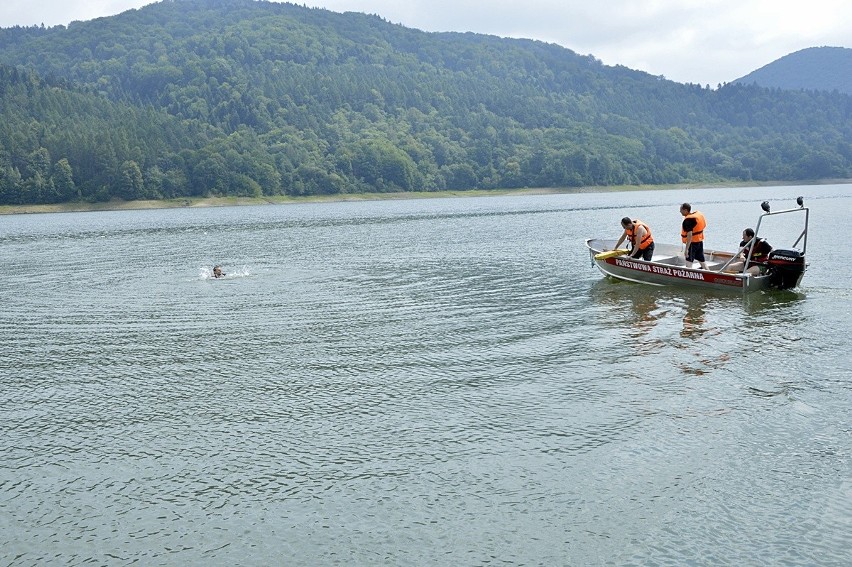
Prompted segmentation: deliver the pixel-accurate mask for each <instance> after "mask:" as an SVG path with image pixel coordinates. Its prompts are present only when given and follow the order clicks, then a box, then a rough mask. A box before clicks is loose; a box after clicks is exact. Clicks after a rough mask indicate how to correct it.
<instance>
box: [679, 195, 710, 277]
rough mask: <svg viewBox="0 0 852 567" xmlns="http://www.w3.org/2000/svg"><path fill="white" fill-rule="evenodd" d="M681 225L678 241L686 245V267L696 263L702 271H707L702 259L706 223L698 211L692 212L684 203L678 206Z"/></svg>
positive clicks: (688, 205)
mask: <svg viewBox="0 0 852 567" xmlns="http://www.w3.org/2000/svg"><path fill="white" fill-rule="evenodd" d="M680 214H681V215H683V217H684V219H683V224H682V225H681V229H680V239H681V241H682V242H683V243H684V244H685V245H686V254H685V256H686V267H687V268H691V267H692V263H693V262H698V264H699V265H700V266H701V269H702V270H706V269H707V261H706V260H705V258H704V229H705V228H706V227H707V221H706V220H705V219H704V215H703V214H702V213H700V212H699V211H695V212H692V205H690V204H689V203H684V204H682V205H681V206H680Z"/></svg>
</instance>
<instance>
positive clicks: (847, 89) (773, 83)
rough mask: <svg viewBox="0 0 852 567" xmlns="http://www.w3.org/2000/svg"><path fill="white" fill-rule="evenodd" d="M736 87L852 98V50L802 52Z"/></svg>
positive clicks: (753, 74)
mask: <svg viewBox="0 0 852 567" xmlns="http://www.w3.org/2000/svg"><path fill="white" fill-rule="evenodd" d="M734 83H741V84H756V85H758V86H761V87H767V88H778V89H784V90H814V91H817V90H820V91H835V90H836V91H839V92H842V93H846V94H852V49H849V48H846V47H830V46H822V47H809V48H806V49H801V50H799V51H795V52H793V53H789V54H787V55H785V56H784V57H781V58H779V59H776V60H775V61H773V62H771V63H768V64H766V65H764V66H763V67H760V68H759V69H755V70H754V71H752V72H751V73H749V74H747V75H745V76H743V77H740V78H739V79H736V80H735V81H734Z"/></svg>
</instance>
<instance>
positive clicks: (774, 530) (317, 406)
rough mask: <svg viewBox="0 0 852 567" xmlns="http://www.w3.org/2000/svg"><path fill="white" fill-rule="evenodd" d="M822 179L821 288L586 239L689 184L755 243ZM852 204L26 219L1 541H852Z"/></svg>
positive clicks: (358, 208)
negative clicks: (781, 287) (717, 276)
mask: <svg viewBox="0 0 852 567" xmlns="http://www.w3.org/2000/svg"><path fill="white" fill-rule="evenodd" d="M798 195H803V196H804V197H805V201H806V204H807V206H809V207H810V208H811V221H812V222H811V231H810V234H809V238H808V262H809V264H810V267H809V270H808V272H807V273H806V275H805V278H804V281H803V285H802V287H801V288H800V289H799V290H797V291H796V292H772V293H761V294H757V295H753V296H749V297H747V298H742V297H740V296H736V295H719V294H708V293H702V292H697V291H684V290H679V289H670V288H651V287H646V286H642V285H638V284H630V283H619V282H613V281H611V280H606V279H604V278H603V276H602V275H601V274H600V273H599V272H598V271H597V269H595V268H594V267H593V266H592V265H591V263H590V260H589V256H588V254H587V251H586V249H585V246H584V243H583V241H584V239H585V238H589V237H606V238H616V237H618V236H619V234H620V227H619V219H620V218H621V217H623V216H625V215H630V216H633V217H638V218H641V219H642V220H644V221H646V222H648V223H649V224H650V226H651V227H652V229H653V231H654V235H655V237H656V239H657V240H658V241H660V242H677V239H678V236H679V224H680V220H681V217H680V215H679V213H678V206H679V204H680V203H681V202H683V201H690V202H692V203H693V205H694V206H695V208H698V209H700V210H701V211H703V212H704V213H705V214H706V216H707V218H708V223H709V224H708V231H707V242H706V244H707V246H708V247H710V248H722V249H729V250H730V249H736V246H737V244H738V243H739V240H740V235H741V232H742V229H743V228H745V227H746V226H754V224H755V222H756V220H757V217H758V215H759V214H760V212H761V211H760V208H759V203H760V202H761V201H763V200H770V202H771V203H772V204H773V207H774V209H775V210H780V209H782V208H789V207H792V206H795V205H794V203H793V200H794V198H795V197H796V196H798ZM850 213H852V185H823V186H807V187H764V188H737V189H733V188H731V189H691V190H667V191H631V192H618V193H588V194H564V195H546V196H504V197H481V198H449V199H432V200H408V201H376V202H352V203H325V204H300V205H279V206H273V205H270V206H258V207H229V208H208V209H171V210H153V211H126V212H99V213H73V214H50V215H12V216H0V266H2V273H0V300H2V311H0V339H2V345H0V428H2V433H3V437H2V453H0V454H2V460H1V461H0V488H2V492H1V493H0V560H2V561H0V563H2V564H3V565H45V564H51V565H81V564H96V565H126V564H133V563H135V564H139V565H305V566H313V565H470V566H476V565H547V566H550V565H603V564H610V565H677V566H681V565H849V564H852V459H850V456H852V421H850V409H852V365H850V362H849V360H850V352H852V341H850V339H849V323H850V319H852V309H850V307H852V290H850V277H852V267H850V263H849V262H848V257H849V255H850V252H852V247H850V240H849V235H848V230H847V227H848V224H849V219H850ZM786 216H792V215H781V216H779V217H772V219H775V218H779V219H780V218H784V217H786ZM772 219H769V220H772ZM768 228H769V227H768ZM769 230H770V232H769V233H767V234H768V236H769V240H770V242H771V243H772V244H773V245H776V246H779V247H788V246H789V244H790V243H791V242H792V240H793V239H792V238H789V237H787V238H785V237H784V233H783V231H780V232H777V233H773V232H772V230H775V229H774V228H769ZM784 240H786V242H783V241H784ZM840 259H842V262H838V260H840ZM214 264H222V266H223V268H224V271H225V272H226V273H227V276H226V277H225V278H223V279H219V280H217V279H213V278H211V277H210V275H209V274H210V270H211V268H212V267H213V265H214Z"/></svg>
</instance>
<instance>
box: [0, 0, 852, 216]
mask: <svg viewBox="0 0 852 567" xmlns="http://www.w3.org/2000/svg"><path fill="white" fill-rule="evenodd" d="M851 101H852V99H851V98H850V96H849V95H845V94H842V93H838V92H817V91H808V92H804V91H797V92H786V91H780V90H777V89H776V90H771V89H761V88H758V87H755V86H744V85H725V86H723V87H720V88H719V89H717V90H710V89H709V88H702V87H701V86H698V85H681V84H677V83H673V82H670V81H666V80H664V79H662V78H660V77H653V76H650V75H647V74H645V73H640V72H636V71H631V70H629V69H626V68H624V67H606V66H604V65H602V64H601V63H600V62H599V61H597V60H595V59H594V58H593V57H588V56H580V55H577V54H575V53H573V52H571V51H570V50H567V49H564V48H561V47H559V46H556V45H549V44H544V43H541V42H536V41H529V40H512V39H500V38H496V37H491V36H481V35H475V34H456V33H448V34H430V33H424V32H420V31H417V30H411V29H406V28H403V27H401V26H398V25H392V24H390V23H388V22H385V21H384V20H382V19H381V18H378V17H376V16H366V15H361V14H352V13H348V14H336V13H333V12H329V11H326V10H320V9H310V8H305V7H300V6H296V5H292V4H280V3H272V2H262V1H260V2H258V1H254V0H169V1H163V2H160V3H157V4H152V5H149V6H146V7H144V8H141V9H139V10H130V11H128V12H125V13H123V14H120V15H118V16H115V17H111V18H101V19H98V20H93V21H90V22H73V23H72V24H71V25H69V26H68V27H67V28H66V27H63V26H57V27H53V28H44V27H33V28H20V27H16V28H10V29H0V203H25V202H27V203H29V202H54V201H65V200H74V199H88V200H108V199H110V198H113V197H120V198H124V199H142V198H154V199H157V198H171V197H179V196H190V195H244V196H261V195H277V194H290V195H309V194H335V193H344V192H360V191H434V190H441V189H474V188H486V189H488V188H504V187H505V188H513V187H526V186H529V187H532V186H548V187H565V186H583V185H610V184H640V183H677V182H701V181H716V180H806V179H817V178H826V177H852V149H851V148H850V140H852V120H850V114H852V102H851Z"/></svg>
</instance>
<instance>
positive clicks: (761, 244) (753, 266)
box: [725, 228, 772, 276]
mask: <svg viewBox="0 0 852 567" xmlns="http://www.w3.org/2000/svg"><path fill="white" fill-rule="evenodd" d="M752 240H754V230H752V229H750V228H747V229H745V230H744V231H743V239H742V242H740V253H739V254H738V255H737V258H738V259H739V261H738V262H732V263H731V264H728V267H727V268H726V269H725V271H726V272H731V273H733V274H736V273H738V272H741V271H745V272H747V273H749V274H751V275H752V276H759V275H760V274H765V273H766V269H767V264H766V261H767V260H768V259H769V253H770V252H772V246H771V245H770V244H769V243H768V242H767V241H766V240H764V239H763V238H758V239H757V242H755V243H754V249H753V250H752V251H751V258H750V259H749V261H748V266H746V265H745V260H746V256H748V250H749V248H751V241H752ZM743 268H745V270H743Z"/></svg>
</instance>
